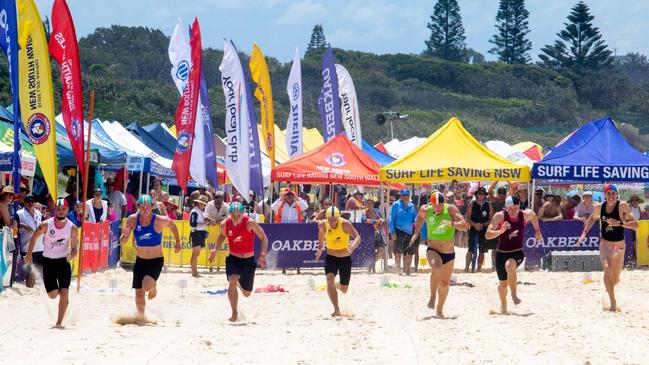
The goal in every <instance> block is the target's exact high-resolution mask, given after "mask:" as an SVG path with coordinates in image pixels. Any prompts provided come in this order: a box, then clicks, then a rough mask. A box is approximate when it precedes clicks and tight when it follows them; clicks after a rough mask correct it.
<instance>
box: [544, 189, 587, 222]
mask: <svg viewBox="0 0 649 365" xmlns="http://www.w3.org/2000/svg"><path fill="white" fill-rule="evenodd" d="M591 198H592V195H591ZM591 200H592V199H591ZM544 201H545V189H543V188H542V187H538V188H536V189H535V190H534V213H536V215H537V216H538V215H539V212H540V211H541V208H542V207H543V202H544Z"/></svg>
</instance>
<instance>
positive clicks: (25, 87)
mask: <svg viewBox="0 0 649 365" xmlns="http://www.w3.org/2000/svg"><path fill="white" fill-rule="evenodd" d="M16 4H17V8H18V43H19V44H20V50H19V51H18V70H19V72H20V76H19V79H18V84H19V85H20V87H19V90H20V91H19V94H20V111H21V113H22V121H23V124H24V125H25V131H26V132H27V136H28V137H29V140H30V141H31V142H32V144H33V146H34V151H35V152H36V159H37V160H38V165H39V166H40V167H41V171H43V178H44V179H45V183H46V184H47V187H48V190H49V191H50V194H51V195H52V199H54V200H56V199H57V198H58V179H57V172H58V170H57V163H56V159H57V156H56V135H55V133H56V124H55V123H56V121H55V120H54V89H53V87H52V70H51V69H50V55H49V52H48V46H47V38H45V29H44V28H43V22H42V20H41V16H40V14H39V13H38V9H36V4H34V0H17V1H16Z"/></svg>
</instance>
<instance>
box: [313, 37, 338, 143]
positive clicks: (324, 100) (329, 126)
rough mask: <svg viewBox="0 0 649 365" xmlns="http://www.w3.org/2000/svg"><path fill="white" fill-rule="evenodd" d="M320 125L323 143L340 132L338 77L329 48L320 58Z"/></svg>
mask: <svg viewBox="0 0 649 365" xmlns="http://www.w3.org/2000/svg"><path fill="white" fill-rule="evenodd" d="M318 107H319V109H320V123H322V136H323V137H324V141H325V143H326V142H327V141H329V140H330V139H332V138H334V137H335V136H337V135H338V134H339V133H340V132H341V128H340V127H341V125H342V123H341V120H340V118H341V117H340V99H339V98H338V76H337V75H336V65H335V63H334V54H333V52H332V51H331V47H328V48H327V51H326V52H325V54H324V56H323V57H322V90H320V97H319V98H318Z"/></svg>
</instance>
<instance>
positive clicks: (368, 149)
mask: <svg viewBox="0 0 649 365" xmlns="http://www.w3.org/2000/svg"><path fill="white" fill-rule="evenodd" d="M363 152H365V153H367V155H368V156H370V157H371V158H372V160H374V161H376V162H378V164H379V165H381V166H385V165H387V164H389V163H391V162H392V161H394V157H392V156H390V155H388V154H387V153H383V152H381V151H379V149H378V148H376V147H374V146H372V145H371V144H369V143H368V142H367V141H366V140H364V139H363Z"/></svg>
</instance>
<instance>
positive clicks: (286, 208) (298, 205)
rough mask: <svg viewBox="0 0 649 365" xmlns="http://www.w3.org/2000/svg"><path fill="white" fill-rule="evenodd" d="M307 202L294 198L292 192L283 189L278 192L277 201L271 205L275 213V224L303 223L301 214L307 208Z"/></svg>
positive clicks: (288, 189)
mask: <svg viewBox="0 0 649 365" xmlns="http://www.w3.org/2000/svg"><path fill="white" fill-rule="evenodd" d="M308 207H309V206H308V204H307V202H305V201H304V200H303V199H302V198H296V197H295V194H294V193H293V190H291V189H290V188H285V189H283V190H281V191H280V193H279V199H277V200H275V202H274V203H273V204H272V205H271V209H272V210H273V212H275V218H274V219H273V221H274V222H275V223H304V216H303V212H304V211H305V210H306V209H307V208H308Z"/></svg>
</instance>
